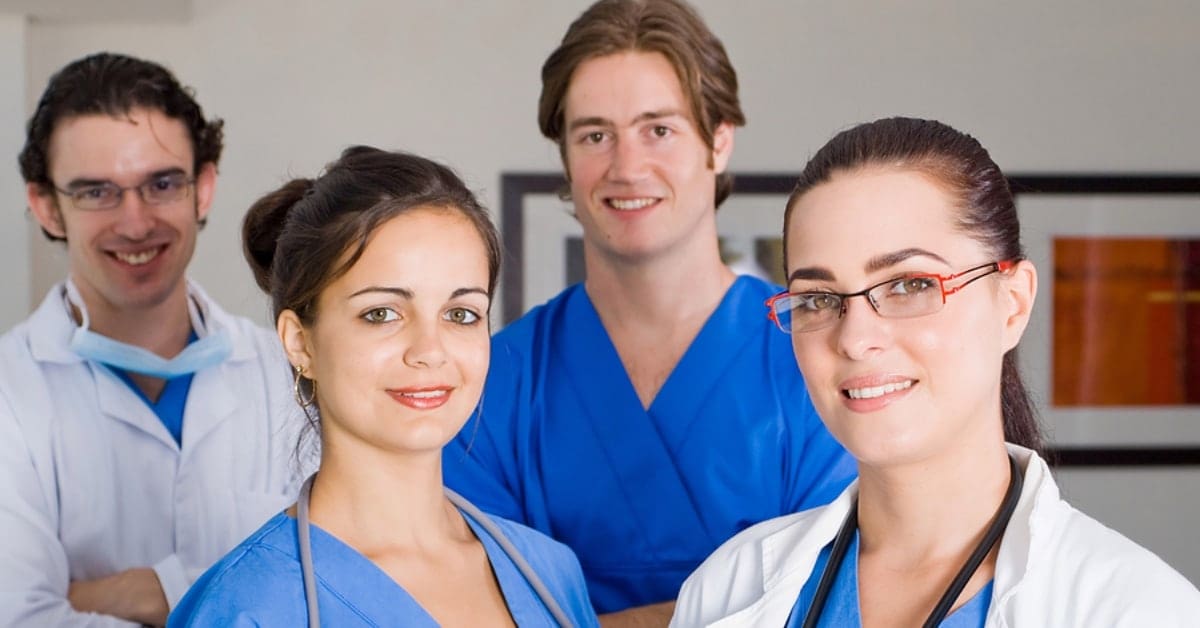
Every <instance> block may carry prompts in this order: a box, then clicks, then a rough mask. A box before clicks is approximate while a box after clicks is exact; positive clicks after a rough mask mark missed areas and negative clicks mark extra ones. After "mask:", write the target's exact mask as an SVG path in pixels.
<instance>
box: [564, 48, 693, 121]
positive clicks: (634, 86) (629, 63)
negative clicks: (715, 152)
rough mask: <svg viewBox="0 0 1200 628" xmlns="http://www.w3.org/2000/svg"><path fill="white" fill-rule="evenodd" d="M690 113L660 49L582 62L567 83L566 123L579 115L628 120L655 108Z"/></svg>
mask: <svg viewBox="0 0 1200 628" xmlns="http://www.w3.org/2000/svg"><path fill="white" fill-rule="evenodd" d="M669 110H675V111H679V112H681V113H683V114H685V115H687V114H688V107H687V99H686V97H685V96H684V94H683V88H682V86H681V85H680V82H679V77H678V76H677V75H676V74H675V68H674V67H672V66H671V62H670V61H668V60H667V58H666V57H665V56H664V55H662V54H661V53H658V52H639V51H626V52H618V53H615V54H611V55H604V56H600V57H592V58H590V59H587V60H586V61H584V62H582V63H580V64H579V67H577V68H575V72H574V73H573V74H572V75H571V82H570V84H569V85H568V87H567V93H566V97H565V99H564V105H563V112H564V117H565V119H566V120H565V121H566V123H567V124H568V125H569V124H570V123H571V121H572V120H575V119H579V118H593V117H595V118H603V119H606V120H611V121H613V122H618V123H620V122H628V121H629V120H632V119H633V118H635V117H637V116H639V115H641V114H644V113H647V112H653V111H669Z"/></svg>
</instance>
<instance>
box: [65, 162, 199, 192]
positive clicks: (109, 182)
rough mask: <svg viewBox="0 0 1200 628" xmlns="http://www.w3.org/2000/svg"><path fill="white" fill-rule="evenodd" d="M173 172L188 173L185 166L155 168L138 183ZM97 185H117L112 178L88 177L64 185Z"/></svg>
mask: <svg viewBox="0 0 1200 628" xmlns="http://www.w3.org/2000/svg"><path fill="white" fill-rule="evenodd" d="M172 174H187V173H186V172H185V171H184V169H183V168H179V167H171V168H163V169H162V170H155V171H154V172H151V173H149V174H147V175H146V176H145V177H143V178H142V183H139V184H138V185H142V184H144V183H148V182H149V181H151V180H153V179H157V178H159V177H165V176H167V175H172ZM97 185H116V183H113V182H112V180H110V179H87V178H82V177H81V178H77V179H71V180H70V181H68V182H67V184H66V185H65V186H63V187H64V189H67V190H75V189H79V188H88V187H94V186H97Z"/></svg>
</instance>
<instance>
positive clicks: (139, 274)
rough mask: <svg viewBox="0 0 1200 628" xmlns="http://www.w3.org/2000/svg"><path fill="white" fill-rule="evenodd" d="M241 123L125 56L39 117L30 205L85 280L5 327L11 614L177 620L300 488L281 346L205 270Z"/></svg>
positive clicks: (3, 426) (3, 495)
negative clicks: (238, 313) (210, 225)
mask: <svg viewBox="0 0 1200 628" xmlns="http://www.w3.org/2000/svg"><path fill="white" fill-rule="evenodd" d="M221 129H222V127H221V121H220V120H208V119H206V118H205V117H204V114H203V112H202V111H201V109H200V106H199V105H198V104H197V103H196V102H195V100H194V99H193V98H192V95H191V93H190V91H189V90H187V89H185V88H184V87H183V86H181V85H180V84H179V82H178V81H177V80H176V79H175V77H174V76H172V75H171V73H170V72H168V71H167V70H166V69H165V68H163V67H162V66H160V65H158V64H156V63H152V62H149V61H144V60H141V59H135V58H132V57H127V56H124V55H116V54H107V53H103V54H96V55H91V56H89V57H86V58H83V59H79V60H77V61H74V62H72V63H70V64H68V65H67V66H66V67H64V68H62V69H61V70H60V71H59V72H58V73H57V74H55V75H54V76H53V77H52V78H51V80H50V84H49V85H48V86H47V87H46V90H45V92H44V93H43V94H42V97H41V99H40V100H39V102H38V105H37V109H36V111H35V112H34V114H33V117H32V118H31V119H30V121H29V124H28V127H27V131H28V134H27V138H26V143H25V147H24V148H23V150H22V151H21V155H20V166H21V174H22V176H23V177H24V179H25V182H26V201H27V202H28V204H29V208H30V211H31V213H32V214H33V217H34V218H35V219H36V220H37V221H38V224H39V225H40V226H41V228H42V230H43V232H44V234H45V235H46V236H47V237H48V238H50V239H51V240H56V241H61V242H63V243H64V245H65V250H66V257H67V259H68V264H69V273H68V276H67V279H66V280H65V281H63V282H61V283H59V284H58V285H55V286H54V287H52V288H51V289H50V291H49V294H47V296H46V298H45V300H44V301H43V302H42V304H41V305H40V306H39V307H38V309H37V311H35V312H34V313H33V314H32V315H31V316H30V317H29V318H27V319H26V320H25V321H23V322H21V323H20V324H18V325H17V326H16V327H15V328H13V329H12V330H10V331H9V332H8V333H6V334H4V335H3V336H0V530H2V531H3V534H2V535H0V564H3V565H4V568H3V569H0V626H128V625H130V623H129V622H134V623H135V624H136V623H141V624H155V625H161V624H163V623H164V622H165V621H166V617H167V613H168V611H169V610H170V608H171V607H172V606H174V604H175V603H176V602H178V601H179V599H180V598H181V597H182V596H183V593H184V591H186V590H187V588H188V586H189V585H190V584H191V583H192V582H193V581H194V580H195V578H196V577H198V576H199V575H200V573H201V572H203V571H204V570H205V569H206V568H208V567H209V566H210V565H211V564H213V563H214V562H216V560H217V559H218V558H220V557H221V556H222V555H224V554H225V553H226V552H228V551H229V550H230V549H231V548H233V547H234V546H235V545H236V544H237V543H238V542H239V541H241V540H242V539H243V538H245V537H246V536H247V535H249V534H250V533H251V532H253V531H254V530H255V529H256V528H258V527H259V526H260V525H262V523H263V522H264V521H266V520H267V519H268V518H270V516H271V515H273V514H275V513H276V512H279V510H281V509H282V508H283V507H284V506H285V505H287V504H288V503H291V502H292V501H293V500H294V499H295V495H296V490H297V486H298V479H299V474H300V470H299V469H294V465H293V464H292V463H291V459H290V454H291V452H292V450H293V448H294V447H295V443H296V441H295V434H296V431H297V430H296V429H295V428H296V427H298V426H299V425H300V424H301V419H300V418H299V417H298V416H297V411H296V410H295V405H294V403H293V402H292V400H291V381H290V379H289V377H288V375H289V370H288V366H287V362H286V360H285V359H284V358H283V352H282V350H281V348H280V346H279V341H278V340H277V339H276V337H275V334H274V333H273V332H271V331H268V330H265V329H262V328H260V327H258V326H257V325H254V324H253V323H251V322H250V321H248V320H246V319H244V318H239V317H235V316H231V315H229V314H227V313H226V312H224V311H223V310H222V309H221V308H220V307H219V306H218V305H217V304H216V303H214V302H213V301H212V300H211V299H209V298H208V297H207V296H206V295H205V293H204V291H203V290H202V289H201V288H200V287H199V286H198V285H196V284H194V283H192V282H190V281H188V280H187V279H186V277H185V272H186V270H187V267H188V264H189V263H190V261H191V258H192V252H193V250H194V248H195V244H196V239H197V235H198V233H199V231H200V227H201V226H202V225H203V222H204V219H205V218H206V217H207V215H208V212H209V209H210V207H211V204H212V199H213V193H214V190H215V186H216V175H217V160H218V158H219V157H220V154H221V148H222V133H221Z"/></svg>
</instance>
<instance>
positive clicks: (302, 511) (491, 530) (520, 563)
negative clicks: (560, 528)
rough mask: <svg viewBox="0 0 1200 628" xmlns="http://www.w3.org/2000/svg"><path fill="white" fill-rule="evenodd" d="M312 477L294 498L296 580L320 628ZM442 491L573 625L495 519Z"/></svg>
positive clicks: (566, 624) (312, 623)
mask: <svg viewBox="0 0 1200 628" xmlns="http://www.w3.org/2000/svg"><path fill="white" fill-rule="evenodd" d="M316 477H317V474H315V473H314V474H312V475H310V476H308V479H307V480H305V481H304V485H303V486H301V487H300V497H299V499H297V500H296V535H297V537H298V539H297V540H298V541H299V545H300V579H301V580H302V581H303V582H304V602H305V607H306V608H307V610H308V626H309V628H320V626H321V612H320V609H319V608H318V606H317V577H316V571H315V570H314V568H313V560H312V538H311V536H310V535H309V520H308V500H309V495H310V494H311V493H312V484H313V479H314V478H316ZM443 490H444V491H445V492H446V498H447V499H449V500H450V503H452V504H454V505H455V506H456V507H457V508H458V509H459V510H461V511H462V512H463V513H464V514H466V515H467V516H468V517H470V518H471V519H473V520H475V522H476V523H478V524H479V525H480V527H482V528H483V529H484V530H486V531H487V533H488V534H490V535H491V536H492V539H493V540H495V541H496V544H497V545H499V546H500V549H502V550H504V553H505V554H507V555H508V558H509V560H511V561H513V564H514V565H516V567H517V570H518V571H520V572H521V575H522V576H524V578H525V580H526V581H527V582H529V586H530V587H532V588H533V591H534V593H536V594H537V596H538V599H540V600H541V601H542V604H545V605H546V610H548V611H550V615H551V616H553V617H554V620H555V621H556V622H558V625H559V626H562V627H563V628H573V626H574V624H572V623H571V620H570V618H569V617H567V614H566V613H564V612H563V610H562V608H561V607H559V605H558V602H557V601H556V600H555V599H554V596H553V595H552V594H551V593H550V589H548V588H546V585H545V583H543V582H542V579H541V578H539V577H538V575H537V572H535V571H534V570H533V567H531V566H530V565H529V563H528V562H526V561H525V557H524V556H522V555H521V552H520V551H519V550H517V548H516V546H514V545H513V544H512V541H510V540H509V539H508V536H507V535H505V534H504V531H503V530H501V529H500V526H498V525H496V522H494V521H492V520H491V518H489V517H488V516H487V515H485V514H484V513H483V511H481V510H479V508H477V507H476V506H475V504H472V503H471V502H469V501H467V499H466V498H465V497H463V496H462V495H459V494H458V493H455V492H454V491H452V490H450V489H448V488H447V489H443Z"/></svg>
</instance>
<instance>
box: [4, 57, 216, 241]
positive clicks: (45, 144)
mask: <svg viewBox="0 0 1200 628" xmlns="http://www.w3.org/2000/svg"><path fill="white" fill-rule="evenodd" d="M139 107H144V108H147V109H155V110H158V111H161V112H162V113H163V114H164V115H166V116H167V117H168V118H173V119H176V120H179V121H180V122H182V123H183V125H184V126H185V127H187V130H188V136H189V137H190V138H191V140H192V153H193V164H192V166H193V170H192V174H195V173H197V172H199V171H200V168H201V167H202V166H203V165H204V164H207V163H211V164H213V165H216V163H217V161H218V160H219V159H220V158H221V148H222V146H223V141H224V133H223V127H224V122H223V121H222V120H220V119H218V118H214V119H212V120H206V119H205V118H204V112H203V110H201V109H200V105H199V104H198V103H197V102H196V100H195V98H194V97H193V95H192V90H191V89H190V88H186V87H183V86H182V85H180V84H179V81H178V80H176V79H175V76H174V75H172V74H171V73H170V72H169V71H168V70H167V69H166V68H164V67H163V66H161V65H159V64H157V63H154V62H152V61H146V60H143V59H137V58H134V57H129V56H126V55H121V54H115V53H111V52H101V53H97V54H93V55H90V56H87V57H84V58H82V59H78V60H76V61H72V62H71V63H69V64H67V65H66V66H65V67H63V68H62V69H61V70H59V71H58V72H57V73H56V74H55V75H54V76H52V77H50V83H49V84H48V85H47V86H46V90H45V91H44V92H42V97H41V98H40V99H39V100H38V104H37V109H36V110H34V112H33V116H32V117H31V118H29V123H28V124H27V125H26V127H25V146H24V148H22V149H21V153H20V156H19V157H18V158H17V161H18V162H19V163H20V166H21V176H22V177H24V178H25V182H26V183H35V184H37V185H39V186H41V187H42V189H43V191H44V192H46V193H49V192H50V191H51V187H52V186H53V185H54V184H53V182H51V181H50V163H49V147H50V136H51V135H52V134H53V133H54V129H55V127H56V126H57V125H58V123H59V122H60V121H61V120H63V119H64V118H69V117H73V116H82V115H92V114H106V115H109V116H114V117H116V116H120V115H124V114H127V113H129V112H130V111H131V110H133V109H135V108H139ZM42 231H43V233H46V232H45V230H44V229H43V230H42ZM46 237H48V238H50V239H51V240H61V239H62V238H57V237H54V236H52V235H50V234H49V233H46Z"/></svg>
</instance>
